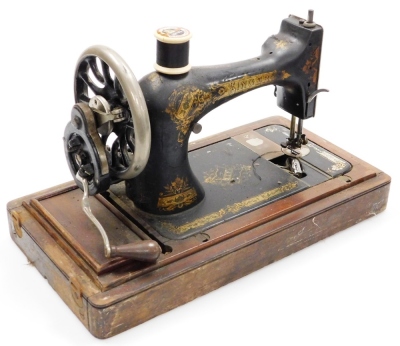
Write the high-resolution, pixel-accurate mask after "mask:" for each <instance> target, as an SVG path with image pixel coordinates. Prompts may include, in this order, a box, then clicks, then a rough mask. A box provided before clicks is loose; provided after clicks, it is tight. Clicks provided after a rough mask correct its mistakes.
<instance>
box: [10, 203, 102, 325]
mask: <svg viewBox="0 0 400 346" xmlns="http://www.w3.org/2000/svg"><path fill="white" fill-rule="evenodd" d="M19 213H20V214H21V215H22V217H26V216H28V215H29V216H28V217H30V222H29V229H30V232H29V233H28V232H27V231H26V229H25V227H26V226H23V227H22V236H21V237H19V236H18V235H17V234H15V233H14V231H13V227H12V220H11V217H10V214H8V217H9V223H10V235H11V238H12V240H13V241H14V243H15V244H16V246H17V247H18V248H19V249H20V250H21V251H22V252H23V253H24V255H25V256H26V257H27V259H28V261H29V263H30V264H31V265H33V266H34V267H35V268H36V269H37V270H38V272H39V273H40V274H41V275H42V276H43V278H44V279H46V280H47V282H48V283H49V285H50V286H51V287H52V288H53V289H54V290H55V291H56V292H57V294H58V295H59V296H60V298H61V299H62V300H63V301H64V303H65V304H66V305H67V306H68V307H69V308H70V309H71V311H72V312H73V313H74V315H75V316H76V317H77V318H78V319H79V320H80V321H81V322H82V323H83V325H84V326H85V327H86V328H87V329H89V324H88V323H89V322H88V310H87V307H88V303H87V297H88V296H91V295H93V294H95V293H97V292H98V291H99V289H98V288H97V287H96V286H95V285H94V284H93V283H92V280H91V279H90V278H89V277H88V276H87V275H86V273H84V271H82V270H81V268H80V267H79V266H78V265H77V264H76V263H75V262H74V261H73V260H72V259H71V258H70V256H68V255H67V254H66V253H65V252H64V251H63V250H62V249H61V248H60V247H59V246H57V244H56V242H55V240H54V239H53V238H52V237H51V236H50V235H49V234H48V233H47V232H46V231H45V229H44V228H43V227H42V226H41V225H40V224H39V223H37V221H36V220H35V219H33V218H32V217H31V216H30V213H29V212H28V211H27V210H24V209H22V208H21V210H19ZM24 214H27V215H24ZM37 232H38V236H37V237H35V238H36V240H35V239H34V238H33V237H32V235H31V233H37ZM72 282H74V283H75V285H76V287H77V289H75V290H72V289H71V283H72Z"/></svg>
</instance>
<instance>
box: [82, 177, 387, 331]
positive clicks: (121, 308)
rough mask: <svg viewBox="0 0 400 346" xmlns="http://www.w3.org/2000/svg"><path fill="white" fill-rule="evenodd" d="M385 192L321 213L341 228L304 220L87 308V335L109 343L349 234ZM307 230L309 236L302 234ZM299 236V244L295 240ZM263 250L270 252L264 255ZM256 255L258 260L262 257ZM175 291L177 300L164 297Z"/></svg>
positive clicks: (371, 212) (373, 192)
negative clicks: (111, 301) (107, 302)
mask: <svg viewBox="0 0 400 346" xmlns="http://www.w3.org/2000/svg"><path fill="white" fill-rule="evenodd" d="M389 186H390V184H389V183H387V184H384V185H381V186H380V187H377V188H375V189H373V190H370V191H368V192H366V193H363V194H361V195H360V196H358V197H355V198H354V199H353V200H352V201H351V205H350V204H349V203H350V202H349V203H342V204H341V205H336V206H334V207H333V208H331V209H329V210H325V211H324V212H322V213H321V215H320V216H321V217H324V218H327V215H326V214H329V215H332V214H333V213H334V212H336V213H337V214H338V215H339V216H338V220H339V223H337V224H336V225H332V224H330V223H329V224H328V225H325V227H324V228H323V229H320V230H319V228H320V227H321V226H320V225H318V224H316V222H315V221H314V219H313V218H312V217H308V218H306V219H304V220H301V221H300V222H299V223H298V224H297V225H295V226H290V227H287V228H286V229H285V230H283V231H281V232H279V233H275V234H273V235H272V236H270V237H265V238H262V239H259V240H257V241H255V242H250V243H247V244H245V245H243V246H242V247H241V248H239V249H237V251H235V252H230V253H227V254H223V255H222V256H220V257H219V258H216V259H215V260H213V261H210V262H207V263H204V264H203V265H201V266H198V267H196V268H192V270H190V271H188V272H186V273H185V274H184V275H179V276H176V277H174V278H173V279H171V280H168V281H165V282H163V283H160V284H159V285H157V286H155V287H153V288H152V289H149V290H146V291H143V292H140V293H139V294H137V295H135V296H133V297H130V298H128V299H127V300H125V301H123V302H121V303H120V304H114V305H111V306H109V307H107V308H104V309H98V308H97V307H95V306H93V305H91V304H89V306H88V309H89V321H90V322H89V324H90V332H91V333H92V334H93V335H94V336H96V337H98V338H108V337H111V336H113V335H116V334H119V333H121V332H123V331H125V330H127V329H130V328H132V327H134V326H136V325H138V324H141V323H143V322H145V321H147V320H149V319H151V318H153V317H155V316H158V315H160V314H162V313H165V312H167V311H169V310H172V309H173V308H176V307H178V306H180V305H183V304H185V303H187V302H190V301H192V300H194V299H195V298H197V297H199V296H202V295H204V294H206V293H209V292H211V291H213V290H215V289H217V288H219V287H222V286H224V285H226V284H228V283H230V282H233V281H235V280H237V279H239V278H241V277H244V276H245V275H248V274H250V273H252V272H254V271H256V270H258V269H261V268H262V267H264V266H266V265H268V264H271V263H273V262H275V261H277V260H279V259H282V258H284V257H286V256H288V255H290V254H292V253H295V252H297V251H299V250H301V249H303V248H305V247H307V246H310V245H312V244H314V243H316V242H318V241H320V240H322V239H325V238H327V237H328V236H331V235H333V234H335V233H337V232H339V231H342V230H344V229H347V228H348V227H350V226H352V225H354V224H356V223H358V222H360V221H361V220H365V219H367V218H368V217H371V216H373V215H375V214H377V213H379V212H381V211H383V210H384V209H385V207H386V203H387V199H388V194H389ZM375 200H380V201H382V200H384V201H385V202H384V203H381V204H380V206H379V209H375V207H374V201H375ZM356 204H358V205H362V208H361V209H360V210H358V212H357V213H354V211H355V210H356V207H355V205H356ZM349 206H350V208H349ZM371 207H372V210H371ZM344 210H345V211H346V212H345V213H344V212H343V211H344ZM259 228H262V226H259ZM306 228H307V231H305V232H304V230H305V229H306ZM314 231H315V232H314ZM301 232H303V233H301ZM301 236H302V238H299V237H301ZM287 239H289V240H290V241H291V242H292V243H291V244H289V245H291V246H288V244H287ZM267 249H269V250H272V251H267ZM260 254H262V255H261V256H260ZM221 268H224V270H221ZM214 272H218V273H219V276H218V277H213V278H212V279H210V273H214ZM188 286H189V288H188ZM176 291H178V292H179V293H180V294H179V295H176V294H168V293H170V292H176ZM89 303H90V301H89ZM144 305H145V306H144Z"/></svg>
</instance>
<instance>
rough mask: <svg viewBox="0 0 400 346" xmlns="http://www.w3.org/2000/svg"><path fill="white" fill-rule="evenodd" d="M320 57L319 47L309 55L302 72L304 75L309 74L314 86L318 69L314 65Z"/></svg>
mask: <svg viewBox="0 0 400 346" xmlns="http://www.w3.org/2000/svg"><path fill="white" fill-rule="evenodd" d="M320 55H321V49H320V47H317V48H315V49H314V50H313V52H312V53H311V57H310V59H308V60H307V61H306V63H305V65H304V66H303V72H304V73H305V74H310V78H311V80H312V82H313V83H314V84H316V83H317V79H318V69H317V68H316V67H315V65H317V64H318V60H319V57H320Z"/></svg>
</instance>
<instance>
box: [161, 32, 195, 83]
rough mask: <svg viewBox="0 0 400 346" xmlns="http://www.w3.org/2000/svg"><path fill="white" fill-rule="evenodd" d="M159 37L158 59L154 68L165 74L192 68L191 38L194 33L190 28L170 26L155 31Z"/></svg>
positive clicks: (173, 73) (183, 71)
mask: <svg viewBox="0 0 400 346" xmlns="http://www.w3.org/2000/svg"><path fill="white" fill-rule="evenodd" d="M154 35H155V37H156V38H157V60H156V63H155V64H154V68H155V69H156V70H157V71H158V72H161V73H165V74H172V75H176V74H183V73H186V72H188V71H189V70H190V68H191V66H190V64H189V40H190V38H191V37H192V34H191V33H190V31H189V30H187V29H184V28H180V27H176V26H168V27H163V28H160V29H158V30H157V31H156V32H155V34H154Z"/></svg>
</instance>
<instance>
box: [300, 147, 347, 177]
mask: <svg viewBox="0 0 400 346" xmlns="http://www.w3.org/2000/svg"><path fill="white" fill-rule="evenodd" d="M307 146H308V147H310V148H314V150H315V151H316V152H317V153H318V154H319V155H321V156H322V157H324V158H325V159H327V160H328V161H330V162H332V163H333V165H332V166H331V167H330V168H329V169H328V172H332V171H341V170H342V169H344V168H346V166H347V161H344V160H343V159H341V158H340V157H337V156H336V155H334V154H332V153H330V152H329V151H326V150H324V149H322V148H319V147H317V146H316V145H315V144H313V143H311V142H308V144H307Z"/></svg>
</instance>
